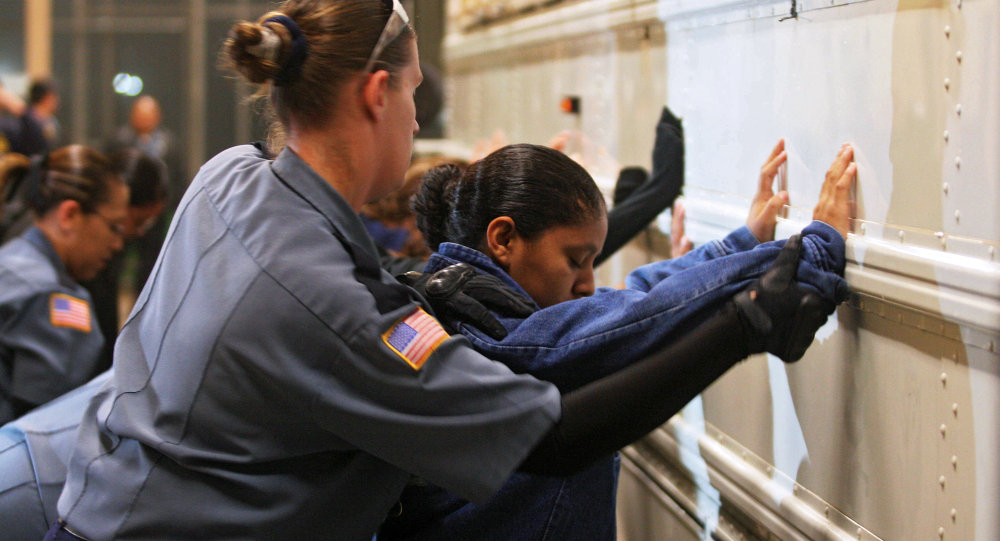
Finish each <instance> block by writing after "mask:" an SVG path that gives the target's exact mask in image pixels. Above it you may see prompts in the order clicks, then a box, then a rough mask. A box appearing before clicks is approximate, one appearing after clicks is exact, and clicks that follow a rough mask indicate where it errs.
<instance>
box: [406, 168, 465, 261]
mask: <svg viewBox="0 0 1000 541" xmlns="http://www.w3.org/2000/svg"><path fill="white" fill-rule="evenodd" d="M460 178H462V168H460V167H459V166H457V165H455V164H452V163H446V164H444V165H439V166H437V167H432V168H431V169H430V170H428V171H427V172H426V173H424V176H423V180H422V182H421V184H420V190H419V191H418V192H417V194H416V195H415V196H414V198H413V211H414V212H415V213H416V215H417V227H418V228H419V229H420V232H421V233H422V234H423V235H424V242H425V243H427V247H428V248H430V249H431V250H432V251H437V247H438V245H439V244H441V243H442V242H445V241H446V240H447V239H448V237H447V225H448V214H449V213H450V212H451V208H452V206H453V205H452V202H451V200H452V197H451V195H450V194H451V192H453V191H454V190H453V187H454V185H455V184H456V183H457V182H458V180H459V179H460Z"/></svg>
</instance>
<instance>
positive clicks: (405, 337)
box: [382, 308, 448, 370]
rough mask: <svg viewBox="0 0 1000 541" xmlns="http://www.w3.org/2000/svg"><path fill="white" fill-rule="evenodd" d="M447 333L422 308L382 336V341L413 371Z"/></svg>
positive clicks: (417, 368) (446, 337)
mask: <svg viewBox="0 0 1000 541" xmlns="http://www.w3.org/2000/svg"><path fill="white" fill-rule="evenodd" d="M447 339H448V333H447V332H445V330H444V329H442V328H441V324H440V323H438V322H437V320H436V319H434V318H433V317H431V316H430V315H429V314H428V313H427V312H424V310H423V308H417V309H416V310H414V311H413V313H412V314H410V315H409V316H407V317H405V318H403V319H402V320H400V321H399V322H398V323H396V324H395V325H393V326H392V328H390V329H389V330H388V331H386V332H385V334H383V335H382V341H383V342H385V345H387V346H389V347H390V348H391V349H392V350H393V351H395V352H396V353H398V354H399V356H400V357H402V358H403V360H404V361H406V363H407V364H409V365H410V366H411V367H413V369H414V370H420V367H421V366H423V365H424V361H426V360H427V358H428V357H430V356H431V353H434V350H435V349H437V347H438V346H439V345H441V342H444V341H445V340H447Z"/></svg>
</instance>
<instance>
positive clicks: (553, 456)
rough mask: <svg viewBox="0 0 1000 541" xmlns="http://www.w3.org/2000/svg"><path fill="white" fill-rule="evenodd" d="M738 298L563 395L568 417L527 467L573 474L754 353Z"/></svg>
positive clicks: (634, 437) (524, 467)
mask: <svg viewBox="0 0 1000 541" xmlns="http://www.w3.org/2000/svg"><path fill="white" fill-rule="evenodd" d="M746 334H747V330H746V327H745V325H744V324H743V323H742V322H741V319H740V315H739V313H738V311H737V309H736V307H735V305H734V304H733V303H726V304H725V306H724V307H723V308H722V310H720V311H719V312H716V313H715V314H714V315H713V316H711V317H709V318H708V319H707V320H705V321H703V322H702V323H701V324H699V325H698V326H697V327H695V328H694V329H693V330H692V331H691V332H687V333H684V334H683V335H682V336H681V337H680V338H679V339H677V340H676V341H674V342H673V343H671V344H670V345H669V346H667V347H666V348H664V349H663V350H661V351H660V352H658V353H657V354H655V355H652V356H650V357H648V358H646V359H644V360H642V361H640V362H638V363H636V364H633V365H631V366H629V367H628V368H625V369H622V370H620V371H618V372H616V373H614V374H612V375H610V376H607V377H605V378H603V379H600V380H597V381H595V382H593V383H590V384H588V385H585V386H583V387H580V388H579V389H576V390H574V391H572V392H570V393H568V394H565V395H563V401H562V418H561V419H560V421H559V423H557V424H556V425H555V427H553V429H552V430H550V431H549V433H548V434H547V435H546V436H545V437H544V438H543V439H542V441H541V442H540V443H539V444H538V445H537V446H536V447H535V449H534V450H533V451H532V453H531V454H530V455H529V456H528V457H527V458H526V459H525V460H524V462H522V463H521V466H520V468H519V469H520V470H521V471H525V472H530V473H539V474H543V475H570V474H572V473H575V472H577V471H579V470H581V469H582V468H584V467H586V466H587V465H589V464H591V463H592V462H593V461H594V460H596V459H598V458H600V457H602V456H605V455H608V454H610V453H612V452H614V451H616V450H618V449H621V448H622V447H624V446H626V445H628V444H630V443H632V442H633V441H635V440H637V439H639V438H641V437H642V436H644V435H646V434H647V433H649V432H650V431H652V430H653V429H655V428H656V427H658V426H660V425H661V424H663V423H665V422H666V421H667V420H668V419H670V417H671V416H673V415H674V414H675V413H677V412H678V411H680V410H681V408H683V407H684V405H685V404H687V403H688V402H690V401H691V399H693V398H694V397H695V396H697V395H698V394H699V393H701V392H702V391H703V390H704V389H705V388H706V387H708V386H709V385H710V384H711V383H712V382H713V381H715V380H716V379H717V378H718V377H720V376H721V375H722V374H724V373H725V372H726V370H728V369H729V367H731V366H733V365H734V364H736V363H737V362H739V361H740V360H741V359H743V358H745V357H747V356H748V355H749V354H750V353H752V352H751V351H750V350H749V348H748V346H747V344H749V343H750V342H751V341H750V340H749V337H748V336H746Z"/></svg>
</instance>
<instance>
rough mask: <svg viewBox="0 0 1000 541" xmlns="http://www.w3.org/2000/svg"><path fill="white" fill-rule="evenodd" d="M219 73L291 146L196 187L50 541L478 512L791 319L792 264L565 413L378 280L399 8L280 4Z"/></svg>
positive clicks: (92, 427)
mask: <svg viewBox="0 0 1000 541" xmlns="http://www.w3.org/2000/svg"><path fill="white" fill-rule="evenodd" d="M226 55H227V56H228V58H230V59H231V60H232V62H233V64H234V65H235V67H236V70H237V71H238V72H239V73H241V74H242V75H244V76H245V77H246V78H247V79H248V80H249V81H250V82H252V83H259V84H263V85H265V89H266V90H267V93H268V95H269V98H270V104H271V106H272V107H273V108H274V109H275V112H276V114H277V118H278V120H279V122H280V128H281V129H282V131H283V132H284V133H285V134H287V138H286V139H285V140H284V142H283V144H279V145H278V146H279V147H283V148H282V149H281V151H280V154H278V156H277V158H276V159H274V160H273V161H271V160H268V159H266V157H265V156H264V154H263V153H262V152H261V151H260V150H258V149H256V148H254V147H252V146H244V147H236V148H233V149H229V150H227V151H224V152H223V153H221V154H219V155H218V156H216V157H215V158H213V159H212V160H210V161H209V162H208V163H206V164H205V165H204V166H203V167H202V169H201V171H200V172H199V173H198V175H197V176H196V177H195V179H194V180H193V182H192V183H191V186H190V187H189V188H188V191H187V193H186V194H185V195H184V198H183V200H182V201H181V203H180V206H179V208H178V211H177V214H176V215H175V218H174V221H173V223H172V224H171V228H170V232H169V233H168V235H167V239H166V241H165V244H164V247H163V249H162V251H161V253H160V257H159V260H158V262H157V264H156V266H155V268H154V270H153V273H152V275H151V276H150V279H149V281H148V282H147V284H146V287H145V288H144V289H143V291H142V293H141V294H140V296H139V298H138V300H137V303H136V306H135V308H134V309H133V312H132V315H131V316H130V318H129V320H128V321H127V322H126V324H125V326H124V328H123V329H122V332H121V334H120V336H119V339H118V342H117V344H116V347H115V359H114V374H113V377H112V379H111V381H110V382H109V383H108V387H107V388H106V389H105V391H106V392H102V393H100V395H99V396H98V398H96V399H95V400H93V401H92V402H91V403H90V406H89V407H88V409H87V411H86V412H85V413H84V417H83V421H82V423H81V426H80V430H79V436H78V441H77V443H76V448H75V450H74V453H73V456H72V458H71V460H70V464H69V472H68V476H67V480H66V486H65V488H64V490H63V493H62V495H61V497H60V499H59V503H58V511H59V514H60V517H61V519H60V521H59V522H57V523H56V524H54V525H53V527H52V529H50V531H49V534H48V535H47V537H46V538H47V539H90V540H93V541H101V540H107V539H152V538H156V539H269V540H274V539H337V540H358V541H369V540H370V539H371V537H372V534H373V533H374V532H375V530H376V529H377V527H378V526H379V524H380V523H381V522H382V520H383V518H384V517H385V516H386V514H387V513H388V512H389V511H390V509H391V508H392V507H393V505H394V504H395V503H396V502H397V499H398V497H399V495H400V492H401V491H402V489H403V487H404V485H405V484H406V483H407V480H408V479H409V478H410V477H411V475H418V476H420V477H422V478H424V479H426V480H428V481H430V482H433V483H435V484H437V485H439V486H442V487H444V488H447V489H448V490H451V491H453V492H455V493H457V494H460V495H462V496H463V497H466V498H469V499H471V500H473V501H483V500H485V499H486V498H487V497H488V496H489V495H490V494H492V493H493V492H494V491H495V490H496V489H498V488H499V487H500V486H501V485H502V484H503V482H504V480H505V479H506V478H507V477H508V476H509V475H510V474H511V472H512V471H514V470H515V469H516V468H521V469H524V470H527V471H537V472H547V473H555V474H559V473H565V472H567V471H572V469H573V468H579V467H582V466H583V465H586V464H588V463H589V462H590V461H592V460H593V459H595V458H597V457H599V456H602V455H603V454H605V453H610V452H611V451H612V450H614V449H616V448H618V447H620V446H621V445H623V444H625V443H628V442H629V441H631V440H632V439H634V438H636V437H638V436H641V435H642V434H644V433H646V432H648V431H649V430H650V429H652V428H654V427H655V426H657V425H658V424H660V423H662V422H663V421H665V420H666V416H664V413H663V411H661V410H660V409H659V408H657V407H656V404H657V403H658V402H659V401H662V400H663V398H664V395H669V394H670V393H667V392H664V389H665V388H666V387H665V382H664V380H663V378H661V377H658V374H659V372H658V368H661V366H662V365H663V364H665V363H672V362H676V361H678V360H683V361H684V362H690V363H699V362H704V361H706V360H707V359H709V358H716V357H726V358H728V357H732V356H735V357H736V358H737V359H738V358H742V357H743V356H746V355H747V354H749V353H752V352H755V351H762V350H763V349H764V347H765V345H766V340H765V339H766V338H768V337H770V336H772V335H774V334H775V333H773V332H765V330H767V329H768V327H767V325H770V326H771V327H780V326H781V323H783V322H787V321H789V319H788V318H789V317H798V318H799V319H801V314H798V313H797V311H796V309H795V308H794V307H795V306H796V305H787V304H785V299H791V300H792V302H795V303H798V302H799V301H800V300H802V297H803V295H805V293H803V292H802V290H801V289H798V288H797V287H796V285H795V283H794V280H791V281H790V280H789V279H788V276H789V274H788V267H789V266H791V268H792V270H794V265H795V264H797V260H798V257H797V253H790V255H789V257H788V258H786V259H785V263H784V267H783V270H782V273H781V274H780V275H779V276H778V277H777V279H775V280H772V281H771V282H773V284H772V283H765V282H766V281H762V282H761V284H760V285H759V286H760V287H758V290H757V291H755V293H754V295H753V296H747V299H749V300H747V301H745V302H744V303H743V304H742V305H737V304H735V303H734V304H730V305H728V306H729V307H728V308H727V309H726V310H725V311H724V312H720V316H719V317H717V318H714V319H713V320H711V321H710V322H709V323H708V324H706V325H703V326H702V327H699V328H698V329H695V331H694V332H692V333H691V335H689V337H685V340H681V341H679V344H678V345H677V346H676V349H673V350H672V351H669V352H667V353H666V354H665V356H664V357H663V358H662V359H653V360H651V361H650V363H639V364H637V365H635V366H634V367H633V369H631V371H623V372H622V373H619V374H615V375H614V376H612V377H609V378H606V379H605V380H601V381H599V382H595V383H594V384H593V385H590V386H584V387H583V388H581V389H580V390H579V391H577V392H575V393H574V394H568V395H566V396H560V394H559V392H558V391H557V390H556V389H555V388H554V387H553V386H552V385H551V384H548V383H545V382H541V381H538V380H536V379H534V378H532V377H530V376H521V375H515V374H513V373H512V372H510V370H509V369H508V368H506V367H505V366H503V365H501V364H499V363H494V362H492V361H490V360H488V359H486V358H484V357H482V356H481V355H479V354H478V353H476V352H475V351H474V350H472V349H471V348H470V347H469V345H468V342H467V341H466V340H465V339H464V338H462V337H449V336H448V335H447V333H446V332H445V331H444V330H443V329H442V328H441V326H440V325H439V324H438V322H437V320H435V319H434V318H433V317H432V316H431V315H430V314H429V313H428V310H429V308H428V307H427V306H425V305H424V304H423V302H424V301H423V299H422V298H421V297H419V296H418V295H417V294H416V292H415V291H413V290H412V289H409V288H407V287H405V286H403V285H401V284H400V283H398V282H396V281H395V280H393V279H392V277H391V276H389V275H388V274H387V273H385V272H383V271H381V270H380V269H379V267H378V263H377V255H376V250H375V247H374V245H373V243H372V241H371V239H370V237H368V235H367V233H366V232H365V229H364V226H363V224H362V222H361V220H360V218H359V217H358V215H357V211H358V210H359V209H360V207H361V206H362V205H363V204H364V203H366V202H368V201H372V200H375V199H378V198H380V197H382V196H384V195H386V194H387V193H389V192H390V191H391V190H393V189H395V188H397V187H398V186H399V184H400V182H401V180H402V178H403V173H404V171H405V169H406V165H407V162H408V161H409V156H410V152H411V147H412V137H413V134H414V133H415V132H416V131H417V129H418V126H417V124H416V122H415V120H414V104H413V92H414V89H415V88H416V87H417V85H418V84H419V83H420V79H421V74H420V69H419V61H418V57H417V49H416V40H415V37H414V35H413V32H412V29H411V28H410V27H409V25H408V20H407V17H406V14H405V12H404V11H403V9H402V7H401V6H400V4H399V2H398V0H393V1H392V2H391V3H390V2H382V1H381V0H313V1H307V0H290V1H288V2H285V4H283V6H282V7H281V9H280V11H278V12H272V13H270V14H267V15H265V16H264V17H262V18H261V19H260V21H259V22H257V23H239V24H237V25H236V26H235V27H234V28H233V30H232V32H231V33H230V38H229V40H228V41H227V44H226ZM791 275H794V272H792V274H791ZM432 282H433V280H432ZM438 285H440V284H438ZM432 286H433V284H431V283H428V289H429V290H432V291H434V292H435V294H437V295H444V296H447V292H442V291H439V290H438V289H440V288H435V287H432ZM779 286H780V287H779ZM779 290H780V291H779ZM751 297H752V298H751ZM737 306H742V308H737ZM830 309H832V307H830ZM779 316H780V317H779ZM768 318H770V319H768ZM765 324H766V325H765ZM812 331H815V328H814V329H812ZM734 336H736V337H740V338H739V339H737V340H734V339H733V337H734ZM809 337H810V339H811V331H810V335H809ZM688 338H690V339H688ZM664 359H668V360H669V361H664ZM626 420H627V421H628V422H625V421H626ZM598 436H600V437H598Z"/></svg>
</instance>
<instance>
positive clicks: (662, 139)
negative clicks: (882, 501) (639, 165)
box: [652, 107, 684, 202]
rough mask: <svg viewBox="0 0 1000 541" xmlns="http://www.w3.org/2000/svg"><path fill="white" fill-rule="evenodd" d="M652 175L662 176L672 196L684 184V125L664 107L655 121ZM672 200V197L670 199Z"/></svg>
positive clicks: (677, 192) (678, 191)
mask: <svg viewBox="0 0 1000 541" xmlns="http://www.w3.org/2000/svg"><path fill="white" fill-rule="evenodd" d="M652 174H653V175H654V176H657V177H660V176H663V178H664V180H665V181H666V182H668V183H669V185H670V190H671V192H672V193H674V194H675V195H674V197H675V198H676V197H677V195H676V194H679V193H680V191H681V187H682V186H683V185H684V126H683V124H681V119H679V118H677V117H676V116H675V115H674V113H673V112H672V111H671V110H670V109H668V108H666V107H664V108H663V111H662V112H661V113H660V121H659V122H657V123H656V141H655V142H654V144H653V171H652ZM671 202H673V199H671Z"/></svg>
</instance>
